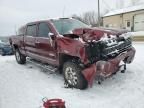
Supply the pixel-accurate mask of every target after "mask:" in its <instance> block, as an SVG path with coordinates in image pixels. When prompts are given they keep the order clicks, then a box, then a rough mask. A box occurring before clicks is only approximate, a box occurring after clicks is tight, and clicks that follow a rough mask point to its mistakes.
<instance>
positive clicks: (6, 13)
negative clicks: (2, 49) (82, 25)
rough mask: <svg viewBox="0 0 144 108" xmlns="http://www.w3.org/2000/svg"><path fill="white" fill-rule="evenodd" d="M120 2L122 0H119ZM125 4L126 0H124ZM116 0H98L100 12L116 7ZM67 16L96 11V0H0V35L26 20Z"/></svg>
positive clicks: (12, 30) (8, 32)
mask: <svg viewBox="0 0 144 108" xmlns="http://www.w3.org/2000/svg"><path fill="white" fill-rule="evenodd" d="M119 1H120V2H122V0H119ZM124 1H125V5H127V4H128V3H127V4H126V1H127V2H129V1H130V0H124ZM116 2H118V0H100V3H101V6H100V7H101V12H104V10H105V9H116V8H117V5H116ZM63 10H65V11H64V16H65V17H69V16H71V15H72V14H82V13H83V12H87V11H93V10H94V11H97V0H0V36H7V35H13V34H15V28H18V27H19V26H21V25H24V24H25V23H27V22H31V21H35V20H41V19H48V18H55V17H63Z"/></svg>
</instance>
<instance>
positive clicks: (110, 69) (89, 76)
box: [82, 47, 135, 87]
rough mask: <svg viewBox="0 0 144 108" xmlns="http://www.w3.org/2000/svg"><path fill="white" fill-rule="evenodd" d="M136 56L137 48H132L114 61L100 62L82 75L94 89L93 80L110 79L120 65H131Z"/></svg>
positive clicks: (92, 65)
mask: <svg viewBox="0 0 144 108" xmlns="http://www.w3.org/2000/svg"><path fill="white" fill-rule="evenodd" d="M134 56H135V48H134V47H132V48H131V49H129V50H128V51H125V52H123V53H121V54H119V55H118V56H117V57H115V58H113V59H109V60H108V61H104V60H99V61H97V62H95V63H93V64H91V65H90V66H89V67H87V68H86V69H84V70H83V71H82V74H83V75H84V77H85V78H86V80H87V81H88V83H89V85H90V87H92V84H93V80H94V79H95V77H96V76H100V77H108V76H110V75H112V74H113V73H116V72H117V71H118V70H119V63H120V62H121V61H124V62H125V63H131V62H132V61H133V59H134Z"/></svg>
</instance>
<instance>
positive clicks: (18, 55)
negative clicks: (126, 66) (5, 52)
mask: <svg viewBox="0 0 144 108" xmlns="http://www.w3.org/2000/svg"><path fill="white" fill-rule="evenodd" d="M15 58H16V61H17V63H18V64H25V63H26V56H24V55H22V54H21V53H20V51H19V49H16V50H15Z"/></svg>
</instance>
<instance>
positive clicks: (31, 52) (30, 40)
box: [24, 24, 37, 58]
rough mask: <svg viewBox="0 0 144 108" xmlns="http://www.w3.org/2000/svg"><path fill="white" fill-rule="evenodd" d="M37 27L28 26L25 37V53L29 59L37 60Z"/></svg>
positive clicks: (34, 25) (33, 25)
mask: <svg viewBox="0 0 144 108" xmlns="http://www.w3.org/2000/svg"><path fill="white" fill-rule="evenodd" d="M36 31H37V25H36V24H32V25H27V29H26V35H25V37H24V44H25V51H26V54H27V55H28V56H29V57H32V58H37V56H36V46H35V37H36V34H37V33H36Z"/></svg>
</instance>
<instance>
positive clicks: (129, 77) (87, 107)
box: [0, 43, 144, 108]
mask: <svg viewBox="0 0 144 108" xmlns="http://www.w3.org/2000/svg"><path fill="white" fill-rule="evenodd" d="M134 46H135V48H136V50H137V53H136V57H135V60H134V62H133V63H132V64H130V65H128V66H127V72H126V73H117V74H116V75H114V76H112V77H110V78H108V79H106V80H105V81H104V82H103V83H102V85H98V84H96V82H95V83H94V86H93V88H88V89H86V90H83V91H82V90H77V89H66V88H64V85H63V83H64V81H63V77H62V75H60V74H51V73H50V72H42V71H41V69H40V68H38V67H36V66H35V65H33V64H31V63H27V64H26V65H19V64H17V63H16V61H15V58H14V56H5V57H2V56H0V108H38V107H39V106H41V105H42V101H41V99H42V98H43V97H47V98H62V99H64V100H65V101H66V106H67V108H144V43H135V44H134Z"/></svg>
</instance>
